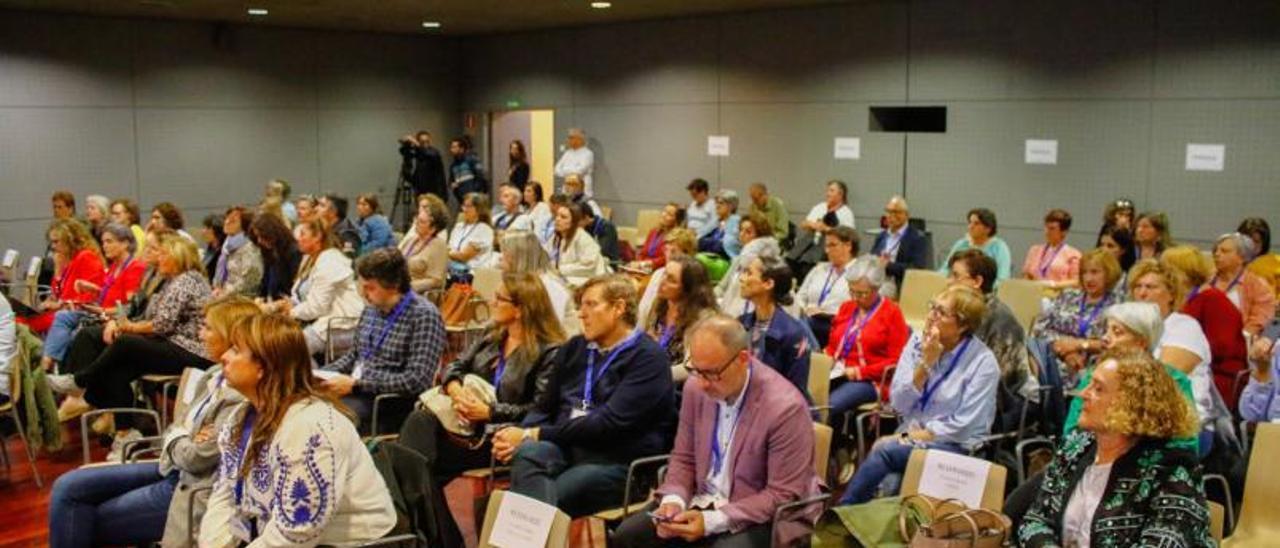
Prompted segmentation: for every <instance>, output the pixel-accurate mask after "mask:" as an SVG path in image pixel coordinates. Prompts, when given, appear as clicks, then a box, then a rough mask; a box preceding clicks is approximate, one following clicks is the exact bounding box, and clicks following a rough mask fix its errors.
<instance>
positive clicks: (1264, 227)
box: [1236, 217, 1280, 301]
mask: <svg viewBox="0 0 1280 548" xmlns="http://www.w3.org/2000/svg"><path fill="white" fill-rule="evenodd" d="M1236 232H1240V233H1242V234H1245V235H1246V236H1248V237H1249V239H1250V240H1253V248H1254V249H1256V250H1257V253H1256V256H1255V257H1254V259H1253V261H1250V262H1249V267H1248V268H1249V272H1252V273H1254V274H1256V275H1257V276H1258V277H1259V278H1262V279H1263V280H1266V282H1267V283H1269V284H1271V289H1273V290H1274V291H1275V293H1276V300H1277V301H1280V253H1272V252H1271V225H1269V224H1267V220H1266V219H1263V218H1262V217H1249V218H1246V219H1245V220H1243V221H1240V226H1238V227H1236Z"/></svg>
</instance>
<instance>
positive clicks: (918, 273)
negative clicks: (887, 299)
mask: <svg viewBox="0 0 1280 548" xmlns="http://www.w3.org/2000/svg"><path fill="white" fill-rule="evenodd" d="M946 287H947V277H946V276H943V275H942V274H941V273H939V272H936V271H933V270H919V269H910V270H907V272H906V274H905V275H904V276H903V278H902V287H901V288H899V291H898V308H901V309H902V316H903V317H904V318H905V319H906V320H907V325H910V326H911V328H912V329H915V330H917V331H919V330H920V329H922V328H923V327H924V319H925V317H927V316H928V315H929V301H930V300H931V299H933V297H934V295H937V294H938V293H941V292H942V290H943V289H946Z"/></svg>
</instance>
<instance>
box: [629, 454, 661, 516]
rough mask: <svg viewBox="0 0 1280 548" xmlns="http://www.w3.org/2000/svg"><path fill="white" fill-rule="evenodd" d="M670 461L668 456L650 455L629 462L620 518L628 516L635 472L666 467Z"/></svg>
mask: <svg viewBox="0 0 1280 548" xmlns="http://www.w3.org/2000/svg"><path fill="white" fill-rule="evenodd" d="M670 459H671V455H670V454H664V455H651V456H648V457H640V458H638V459H635V460H633V461H631V465H630V466H628V467H627V483H626V485H625V487H624V488H623V492H622V517H623V518H624V519H625V518H626V517H627V516H628V515H629V514H630V510H631V508H630V507H631V487H632V485H633V484H634V482H635V475H636V472H637V471H639V470H641V469H644V468H649V467H652V466H653V465H654V464H662V465H666V463H667V461H668V460H670ZM659 468H660V467H659ZM654 487H655V488H656V487H657V486H656V485H655V486H654Z"/></svg>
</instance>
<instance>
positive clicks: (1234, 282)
mask: <svg viewBox="0 0 1280 548" xmlns="http://www.w3.org/2000/svg"><path fill="white" fill-rule="evenodd" d="M1242 277H1244V267H1240V273H1239V274H1236V278H1235V279H1234V280H1231V283H1229V284H1227V288H1226V289H1224V290H1223V291H1222V292H1223V293H1230V292H1231V290H1232V289H1235V287H1236V286H1237V285H1240V278H1242Z"/></svg>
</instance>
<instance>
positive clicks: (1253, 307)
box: [1237, 270, 1276, 335]
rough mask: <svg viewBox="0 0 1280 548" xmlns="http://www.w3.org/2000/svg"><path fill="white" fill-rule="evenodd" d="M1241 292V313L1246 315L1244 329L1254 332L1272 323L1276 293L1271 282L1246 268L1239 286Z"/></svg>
mask: <svg viewBox="0 0 1280 548" xmlns="http://www.w3.org/2000/svg"><path fill="white" fill-rule="evenodd" d="M1237 290H1238V291H1239V292H1240V306H1239V307H1238V308H1239V309H1240V315H1241V316H1244V330H1245V331H1248V332H1250V333H1253V334H1255V335H1256V334H1258V333H1261V332H1262V329H1263V328H1264V327H1266V326H1267V324H1268V323H1271V318H1273V317H1275V315H1276V293H1275V290H1274V289H1272V287H1271V284H1269V283H1267V281H1266V280H1264V279H1262V278H1261V277H1259V276H1258V275H1257V274H1254V273H1253V272H1249V271H1248V270H1245V272H1244V276H1243V277H1241V278H1240V285H1238V286H1237Z"/></svg>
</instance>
